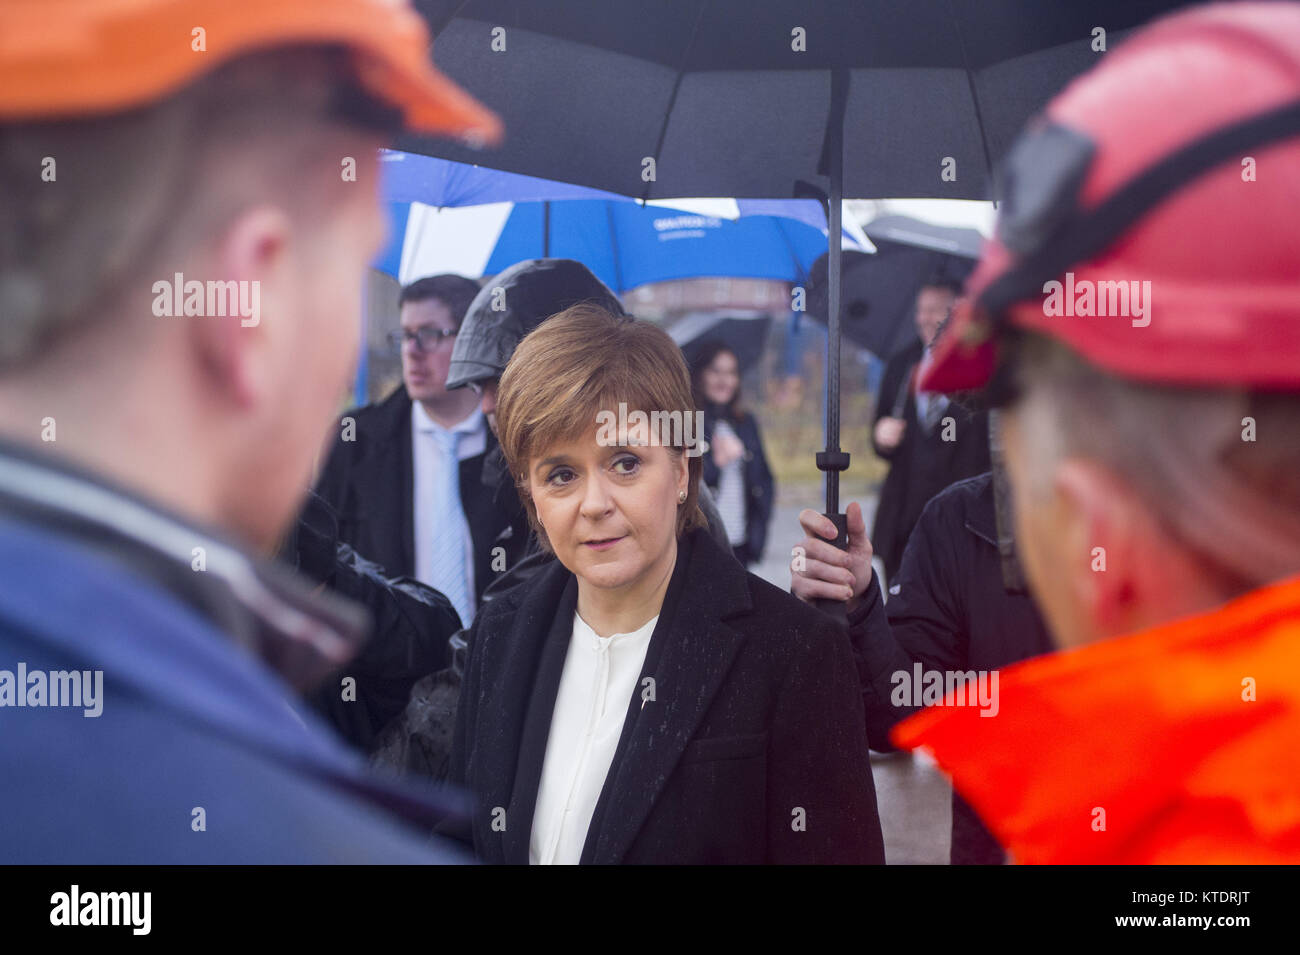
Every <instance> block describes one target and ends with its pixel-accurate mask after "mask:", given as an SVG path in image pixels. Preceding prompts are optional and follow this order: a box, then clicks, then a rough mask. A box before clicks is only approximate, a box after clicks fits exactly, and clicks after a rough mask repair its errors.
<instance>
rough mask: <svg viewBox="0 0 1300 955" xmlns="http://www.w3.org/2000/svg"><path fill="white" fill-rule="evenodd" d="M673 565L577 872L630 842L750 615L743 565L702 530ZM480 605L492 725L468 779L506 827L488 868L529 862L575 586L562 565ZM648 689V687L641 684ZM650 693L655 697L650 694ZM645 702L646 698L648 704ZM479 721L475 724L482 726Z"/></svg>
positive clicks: (482, 666) (614, 858) (481, 659)
mask: <svg viewBox="0 0 1300 955" xmlns="http://www.w3.org/2000/svg"><path fill="white" fill-rule="evenodd" d="M677 546H678V556H677V563H676V565H675V566H674V568H673V574H672V577H671V579H670V580H669V584H668V590H667V593H666V594H665V597H664V603H663V607H662V608H661V610H660V615H659V622H658V624H656V626H655V630H654V633H653V635H652V636H651V638H650V646H649V647H648V649H647V651H646V659H645V664H644V666H643V668H642V671H641V677H640V679H639V680H638V692H637V693H635V694H633V697H632V700H631V701H630V703H629V706H628V712H627V716H626V717H625V720H624V724H623V732H622V735H621V736H620V738H619V742H618V747H617V749H616V750H615V753H614V758H613V760H612V762H611V764H610V769H609V775H608V777H607V778H606V780H605V785H604V788H603V789H602V791H601V795H600V799H599V801H598V802H597V804H596V810H595V814H594V815H593V816H592V821H591V827H590V828H589V830H588V832H587V842H586V845H585V847H584V849H583V854H582V861H583V862H584V863H597V864H600V863H606V864H609V863H617V862H619V861H620V860H621V859H622V858H623V856H624V855H625V854H626V852H627V850H628V849H629V848H630V847H631V845H632V843H633V842H634V840H635V839H636V836H637V833H638V831H639V830H640V828H641V825H642V823H643V822H644V821H645V819H646V817H647V816H648V815H649V813H650V810H651V808H652V807H653V806H654V803H655V800H656V799H658V797H659V794H660V793H661V792H662V791H663V787H664V786H665V785H666V784H667V782H668V779H669V777H670V776H671V775H672V772H673V769H674V767H675V766H676V764H677V761H678V759H679V758H680V756H681V755H682V752H683V750H684V749H685V748H686V746H687V744H688V743H689V742H690V741H691V738H692V736H693V735H694V733H695V730H696V728H697V727H698V726H699V724H700V722H701V721H702V720H703V719H704V717H705V715H706V714H707V712H708V709H709V706H710V704H711V703H712V701H713V697H714V695H715V694H716V693H717V691H718V688H719V687H720V686H721V684H722V682H723V680H724V678H725V677H726V675H727V672H728V671H729V670H730V668H731V664H732V661H733V660H734V658H735V656H736V653H737V651H738V650H739V649H740V647H741V645H742V643H743V641H744V634H743V632H742V631H741V630H740V629H738V628H735V627H732V626H729V625H728V624H727V622H726V621H727V619H728V618H731V617H735V616H738V615H742V614H744V613H746V612H748V611H750V610H752V608H753V603H752V598H751V596H750V593H749V584H748V581H747V579H746V572H745V570H744V568H743V567H741V566H740V564H739V563H737V562H736V560H735V559H734V558H733V557H732V556H731V555H730V554H728V553H726V552H725V551H723V550H722V548H721V547H720V546H719V545H718V544H717V543H716V542H715V541H714V540H713V539H712V538H711V537H710V536H709V534H708V532H707V531H705V530H703V529H697V530H694V531H692V532H690V533H688V534H686V535H683V537H681V538H679V540H678V545H677ZM522 589H523V590H525V591H526V593H523V594H511V595H509V596H508V597H503V598H502V599H501V600H500V601H494V602H492V603H491V604H489V605H488V609H487V610H485V611H484V612H483V614H482V616H481V618H480V620H481V622H479V623H476V630H477V634H476V636H475V640H481V641H483V645H482V646H481V648H479V650H478V652H477V653H476V659H475V662H474V668H475V669H476V670H477V671H478V674H477V675H478V679H477V681H476V682H477V684H478V686H479V698H478V700H477V705H478V707H479V711H480V714H482V713H483V712H484V710H485V709H488V710H490V712H489V713H488V716H489V718H490V719H491V721H492V725H493V728H494V729H493V733H492V735H491V736H490V738H488V737H485V735H484V734H483V733H482V732H478V733H477V734H476V736H477V740H478V744H479V745H478V746H477V750H476V753H475V754H474V755H473V756H472V760H473V761H475V762H477V763H478V765H477V766H470V767H469V768H468V771H467V780H466V781H467V782H468V783H469V784H471V785H475V786H479V787H482V786H486V788H487V791H482V790H481V789H480V791H479V792H478V795H479V797H480V806H481V807H487V808H488V809H489V810H490V809H492V808H494V807H502V808H504V809H505V810H506V818H507V820H516V821H517V820H525V821H526V824H522V825H521V824H518V823H516V824H513V825H507V827H506V829H505V831H504V833H503V834H502V836H501V839H500V841H499V842H496V844H495V846H493V847H485V849H487V850H488V851H486V852H485V856H486V858H487V861H493V862H506V863H520V864H523V863H527V861H528V842H529V837H530V834H531V830H532V826H531V820H532V817H533V812H534V809H535V808H536V801H537V788H538V785H539V782H540V780H541V772H542V762H543V759H544V757H545V754H546V743H547V737H548V735H549V732H550V724H551V716H552V713H553V711H554V708H555V697H556V693H557V691H558V687H559V680H560V674H561V672H562V670H563V668H564V658H565V654H566V652H567V649H568V644H569V638H570V636H571V634H572V628H573V613H574V610H575V609H576V606H577V581H576V579H575V578H574V576H573V574H571V573H570V572H569V571H568V570H567V569H566V568H565V567H564V566H563V565H562V564H561V563H560V562H559V561H556V562H555V563H554V565H553V566H551V567H548V568H546V569H545V570H544V571H541V572H539V574H538V580H537V583H536V585H535V586H532V587H528V588H522ZM647 679H650V680H653V683H651V684H647V683H646V680H647ZM650 688H653V692H652V693H648V692H647V690H648V689H650ZM647 697H649V698H647ZM481 718H482V717H481V716H480V720H481Z"/></svg>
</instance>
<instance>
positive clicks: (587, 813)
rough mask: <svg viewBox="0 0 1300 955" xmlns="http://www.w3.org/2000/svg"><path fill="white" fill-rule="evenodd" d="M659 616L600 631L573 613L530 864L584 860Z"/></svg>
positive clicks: (539, 787) (541, 782)
mask: <svg viewBox="0 0 1300 955" xmlns="http://www.w3.org/2000/svg"><path fill="white" fill-rule="evenodd" d="M658 620H659V617H658V616H656V617H654V619H652V620H650V621H648V622H647V623H645V624H644V625H642V626H641V627H639V628H638V629H637V630H634V631H633V632H631V633H616V634H614V635H613V636H609V637H600V636H597V634H596V631H594V630H592V629H591V627H589V626H587V623H586V621H584V620H583V619H582V618H581V617H579V616H578V614H577V612H576V611H575V612H574V614H573V636H572V637H571V638H570V639H569V649H568V652H567V653H566V654H565V657H564V671H563V672H562V673H561V675H560V686H559V691H558V693H557V694H556V697H555V712H554V714H553V715H552V716H551V730H550V735H549V736H548V737H547V740H546V756H545V759H544V761H543V763H542V777H541V781H540V783H539V785H538V790H537V807H536V809H535V810H534V812H533V829H532V836H531V838H530V840H529V843H528V861H529V863H530V864H532V865H552V864H558V865H576V864H577V863H578V862H579V861H580V860H581V858H582V847H583V845H584V844H585V843H586V841H587V829H588V828H589V827H590V826H591V817H592V814H593V813H594V812H595V811H596V802H597V800H598V799H599V798H600V791H601V789H602V788H604V785H605V777H606V776H607V775H608V774H609V765H610V763H611V762H612V761H613V759H614V750H615V749H617V748H618V740H619V737H620V736H621V735H622V734H623V721H624V719H625V718H626V717H627V707H628V703H629V701H630V700H631V699H632V694H633V693H634V692H636V691H637V690H638V687H637V678H638V677H639V676H640V675H641V667H642V665H643V664H644V663H645V655H646V650H647V649H648V648H649V646H650V636H651V634H653V633H654V628H655V623H656V622H657V621H658Z"/></svg>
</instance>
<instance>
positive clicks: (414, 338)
mask: <svg viewBox="0 0 1300 955" xmlns="http://www.w3.org/2000/svg"><path fill="white" fill-rule="evenodd" d="M459 331H460V329H459V328H434V327H433V326H432V325H425V326H424V327H423V328H417V329H416V330H415V331H411V330H410V329H409V328H403V329H402V330H401V331H396V332H389V333H388V344H389V346H390V347H391V348H392V349H393V350H394V351H401V350H402V346H403V345H405V344H406V343H407V342H415V348H416V350H417V351H433V349H435V348H437V347H438V346H439V345H441V344H442V343H443V342H445V341H447V339H449V338H455V337H456V334H457V333H458V332H459Z"/></svg>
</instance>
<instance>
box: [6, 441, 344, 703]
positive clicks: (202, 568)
mask: <svg viewBox="0 0 1300 955" xmlns="http://www.w3.org/2000/svg"><path fill="white" fill-rule="evenodd" d="M0 511H5V512H8V513H11V514H13V515H14V516H15V517H17V518H19V519H21V520H23V521H25V522H27V523H30V524H36V525H38V526H40V527H44V528H49V529H52V530H55V531H57V533H58V534H59V535H60V536H64V537H67V538H69V539H72V540H75V541H76V542H77V543H78V544H79V545H81V546H82V547H85V548H87V549H89V550H92V551H94V552H96V553H98V554H100V555H101V556H103V557H106V558H107V559H109V560H111V561H112V562H114V563H115V564H118V565H121V566H125V567H127V568H128V569H130V570H132V571H133V572H135V573H138V574H141V575H143V576H144V577H146V578H148V579H149V580H152V581H153V582H154V583H155V584H157V585H159V586H161V587H162V588H163V589H164V590H166V591H167V592H168V593H170V594H172V595H173V596H175V597H178V598H180V599H181V600H182V601H184V602H185V603H186V604H188V605H189V606H191V607H193V608H194V609H196V610H198V611H199V612H200V613H202V614H203V615H204V616H205V617H206V618H207V619H208V620H210V621H211V622H212V623H214V624H215V625H216V626H217V627H218V628H219V629H221V630H222V631H223V632H224V633H225V634H226V636H227V637H228V638H229V639H231V640H232V641H233V642H235V643H236V644H239V645H241V646H243V647H244V648H245V649H246V650H248V651H249V652H251V653H252V654H253V655H254V656H257V657H260V658H261V659H262V661H263V662H264V663H266V664H267V666H269V667H270V668H271V669H273V670H275V671H276V672H277V673H278V674H279V675H280V676H281V678H282V679H284V680H285V681H286V682H288V683H289V684H290V685H291V686H293V687H295V688H296V689H299V690H303V689H307V688H310V687H312V686H315V685H316V684H318V683H319V682H320V680H321V679H322V678H323V677H325V676H326V675H328V674H329V673H331V672H333V671H334V670H337V669H338V668H339V667H341V666H343V665H345V664H346V663H347V662H348V661H349V660H351V659H352V657H353V656H355V654H356V652H357V650H358V649H360V647H361V645H362V643H363V642H364V641H365V638H366V637H367V635H368V632H369V622H368V615H367V614H366V611H365V610H364V609H363V608H361V607H360V606H358V605H356V604H353V603H352V602H351V601H349V600H345V599H343V598H340V597H337V596H335V595H333V594H330V593H328V592H323V593H315V592H314V591H315V585H314V584H313V583H312V582H311V581H309V580H307V579H306V578H305V577H302V576H301V575H299V574H297V573H295V572H293V571H291V570H289V569H288V568H287V567H284V566H283V565H280V564H278V563H276V562H273V561H268V560H262V559H259V558H256V557H253V556H251V555H250V554H248V553H247V552H245V551H244V550H242V549H241V548H240V547H239V546H238V545H237V544H235V543H234V542H232V541H231V540H230V539H228V538H226V537H225V536H224V535H222V534H221V533H220V532H219V531H217V530H215V529H212V528H205V527H201V526H199V525H198V524H195V523H193V522H191V521H189V520H187V519H186V518H184V517H182V516H180V515H178V514H175V513H171V512H169V511H167V510H166V509H164V508H161V507H159V506H157V505H155V504H153V503H151V502H147V501H145V500H143V499H141V498H139V497H137V496H136V495H134V494H132V493H131V492H129V491H126V490H124V489H122V488H119V487H116V486H114V485H113V484H112V483H110V482H107V481H104V480H103V479H102V478H100V477H98V476H95V475H91V474H89V473H87V472H85V471H82V470H80V469H78V468H76V467H74V466H71V465H67V464H64V463H62V462H58V463H56V462H53V461H50V460H48V459H46V458H45V457H44V456H41V455H37V454H35V453H34V452H30V451H28V450H26V449H24V448H20V447H18V446H16V445H13V444H11V443H8V442H5V443H3V444H0Z"/></svg>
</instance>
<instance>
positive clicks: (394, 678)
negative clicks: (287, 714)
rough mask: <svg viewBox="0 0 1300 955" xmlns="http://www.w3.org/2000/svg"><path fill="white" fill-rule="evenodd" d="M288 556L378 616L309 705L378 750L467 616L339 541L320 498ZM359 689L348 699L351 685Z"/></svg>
mask: <svg viewBox="0 0 1300 955" xmlns="http://www.w3.org/2000/svg"><path fill="white" fill-rule="evenodd" d="M280 557H281V559H282V560H285V561H286V562H288V563H289V564H291V565H293V566H296V567H297V568H298V570H299V571H300V572H301V573H302V574H304V575H305V576H306V577H308V578H310V579H311V580H314V581H316V582H317V583H322V584H325V585H326V586H327V587H328V588H329V589H330V590H332V591H334V592H335V593H337V594H342V595H343V596H345V597H350V598H351V599H353V600H355V601H357V602H358V603H360V604H362V605H364V606H365V608H366V609H367V610H368V611H369V612H370V618H371V622H372V624H373V627H372V630H371V636H370V639H369V640H368V641H367V642H366V644H365V645H364V646H363V647H362V648H361V650H360V652H359V653H358V654H357V655H356V656H355V657H353V658H352V659H351V660H350V661H348V664H347V666H345V667H343V668H342V669H341V670H339V671H338V672H337V673H334V674H331V675H330V677H329V678H328V679H326V680H325V681H324V682H323V683H322V684H321V685H320V687H319V688H318V689H316V690H315V691H313V692H311V693H310V694H308V696H307V699H308V701H309V702H310V703H311V704H312V705H313V706H314V707H315V708H316V709H317V710H319V711H320V712H321V713H322V715H324V716H325V718H326V719H328V720H329V721H330V723H331V724H333V726H334V728H335V729H336V730H338V732H339V735H340V736H342V737H343V738H344V739H346V740H347V741H348V742H349V743H352V744H353V745H354V746H356V747H357V748H359V749H361V750H364V751H370V750H371V749H372V748H373V747H374V746H375V737H376V734H377V733H378V732H379V731H380V730H381V729H382V728H383V727H384V726H385V725H387V724H388V723H389V722H390V721H392V720H393V719H394V718H395V717H396V716H397V715H398V714H399V713H401V712H402V711H403V709H404V707H405V706H406V704H407V700H408V698H409V696H410V693H411V688H412V686H413V685H414V684H415V681H416V680H418V679H420V678H421V677H423V676H424V675H425V674H426V673H429V672H431V671H433V670H438V669H441V668H443V667H445V666H447V664H448V663H449V662H450V660H451V647H450V645H449V640H450V638H451V635H452V634H453V633H455V632H456V631H457V630H458V629H459V628H460V617H459V616H458V615H457V614H456V610H455V608H454V607H452V605H451V602H450V601H449V600H448V599H447V598H446V597H445V596H443V595H442V594H440V593H439V592H438V591H436V590H434V589H433V588H432V587H428V586H425V585H424V584H422V583H420V582H419V581H416V580H412V579H410V578H405V577H403V578H396V579H394V578H391V577H389V576H387V575H386V574H385V572H384V569H383V568H382V567H380V566H379V565H378V564H375V563H373V562H372V561H369V560H367V559H366V558H365V557H363V556H361V555H360V554H358V553H357V552H356V551H355V550H353V549H352V548H351V547H349V546H348V545H347V544H343V543H340V542H339V540H338V521H337V518H336V517H335V515H334V514H333V513H332V511H331V510H330V508H329V505H328V504H326V503H325V502H324V501H322V500H321V499H320V498H319V497H317V496H316V495H315V494H312V495H310V496H309V498H308V501H307V504H306V506H305V507H304V508H303V512H302V516H301V517H300V518H299V520H298V524H297V526H296V527H295V528H294V530H293V533H292V534H291V535H290V536H289V539H288V540H287V541H285V543H284V546H283V548H282V550H281V554H280ZM345 677H351V678H352V679H353V681H355V686H353V687H351V688H350V691H351V692H348V693H347V694H346V695H345V693H344V688H343V679H344V678H345Z"/></svg>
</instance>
